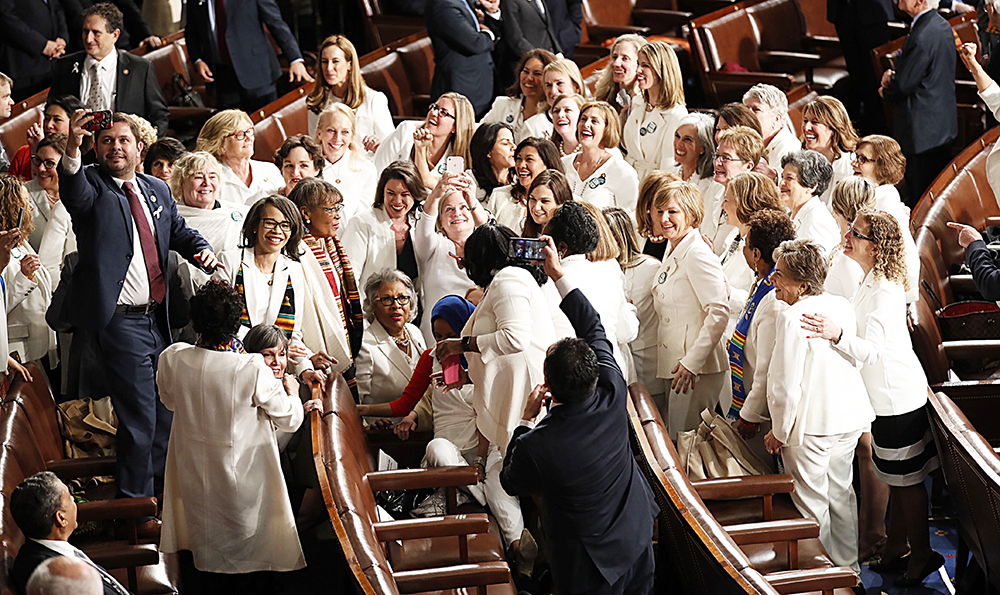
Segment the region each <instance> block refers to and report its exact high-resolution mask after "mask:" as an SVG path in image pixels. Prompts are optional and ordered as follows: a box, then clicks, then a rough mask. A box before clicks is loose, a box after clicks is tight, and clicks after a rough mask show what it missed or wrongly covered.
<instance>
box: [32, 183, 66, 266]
mask: <svg viewBox="0 0 1000 595" xmlns="http://www.w3.org/2000/svg"><path fill="white" fill-rule="evenodd" d="M24 187H25V188H26V189H27V190H28V198H29V199H31V206H32V211H31V223H32V224H33V225H34V226H35V229H33V230H32V231H31V235H30V236H28V243H29V244H31V247H32V249H34V250H38V249H39V246H40V245H41V243H42V234H43V233H45V226H46V225H48V223H49V219H51V218H52V207H50V206H49V195H48V194H47V193H46V192H45V189H44V188H42V187H41V186H39V185H38V180H31V181H30V182H27V183H25V185H24ZM56 204H59V201H56Z"/></svg>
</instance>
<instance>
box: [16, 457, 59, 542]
mask: <svg viewBox="0 0 1000 595" xmlns="http://www.w3.org/2000/svg"><path fill="white" fill-rule="evenodd" d="M63 485H64V484H63V482H62V481H61V480H60V479H59V478H58V477H57V476H56V474H55V473H52V472H51V471H42V472H40V473H36V474H34V475H32V476H31V477H29V478H27V479H25V480H24V481H22V482H21V483H20V484H18V486H17V487H16V488H14V491H13V493H11V495H10V514H11V516H12V517H14V523H16V524H17V528H18V529H20V530H21V533H23V534H24V536H25V537H28V538H30V539H45V538H46V537H47V536H48V535H49V534H50V533H52V524H53V521H54V520H55V516H56V513H57V512H59V511H60V510H62V506H63V503H62V490H60V489H59V487H60V486H63Z"/></svg>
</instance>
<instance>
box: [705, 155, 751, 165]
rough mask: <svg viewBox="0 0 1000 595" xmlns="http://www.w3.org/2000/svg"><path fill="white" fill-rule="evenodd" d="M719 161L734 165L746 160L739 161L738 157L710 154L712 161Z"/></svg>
mask: <svg viewBox="0 0 1000 595" xmlns="http://www.w3.org/2000/svg"><path fill="white" fill-rule="evenodd" d="M719 159H721V160H722V161H723V162H724V163H735V162H741V161H746V159H740V158H739V157H730V156H729V155H723V154H722V153H712V161H713V162H715V161H718V160H719Z"/></svg>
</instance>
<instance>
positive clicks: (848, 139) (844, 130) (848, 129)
mask: <svg viewBox="0 0 1000 595" xmlns="http://www.w3.org/2000/svg"><path fill="white" fill-rule="evenodd" d="M810 116H812V117H814V118H816V121H817V122H819V123H820V124H823V125H824V126H826V127H827V128H829V129H830V130H832V131H833V138H832V139H831V140H832V141H833V150H834V152H836V153H837V154H838V155H839V154H840V153H841V152H843V153H850V152H851V151H853V150H854V148H855V147H856V146H858V133H857V132H855V130H854V125H853V124H851V116H849V115H848V114H847V108H845V107H844V104H843V103H841V102H840V100H839V99H837V98H836V97H831V96H829V95H820V96H819V97H817V98H816V99H813V100H812V101H810V102H809V103H807V104H806V106H805V108H803V109H802V120H803V121H804V120H805V119H806V118H809V117H810ZM804 146H805V144H804V142H803V147H804Z"/></svg>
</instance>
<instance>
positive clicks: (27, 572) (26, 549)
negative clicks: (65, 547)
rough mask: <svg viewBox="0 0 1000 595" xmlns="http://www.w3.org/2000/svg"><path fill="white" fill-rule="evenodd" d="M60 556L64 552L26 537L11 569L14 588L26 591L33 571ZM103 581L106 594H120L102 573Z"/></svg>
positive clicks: (19, 591) (22, 591)
mask: <svg viewBox="0 0 1000 595" xmlns="http://www.w3.org/2000/svg"><path fill="white" fill-rule="evenodd" d="M59 556H62V554H60V553H59V552H57V551H55V550H53V549H49V548H47V547H45V546H44V545H42V544H40V543H38V542H36V541H32V540H30V539H25V540H24V544H23V545H21V549H19V550H18V551H17V557H15V558H14V567H13V568H11V570H10V578H11V580H12V581H13V583H14V589H15V590H16V591H17V592H18V593H24V592H26V590H27V586H28V580H29V579H31V573H33V572H34V571H35V569H36V568H38V567H39V566H40V565H41V563H42V562H44V561H46V560H48V559H49V558H57V557H59ZM101 583H102V584H103V586H104V595H120V594H119V592H118V591H116V590H115V588H114V586H112V585H111V583H109V582H108V580H107V579H106V578H105V577H104V576H103V575H101Z"/></svg>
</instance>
